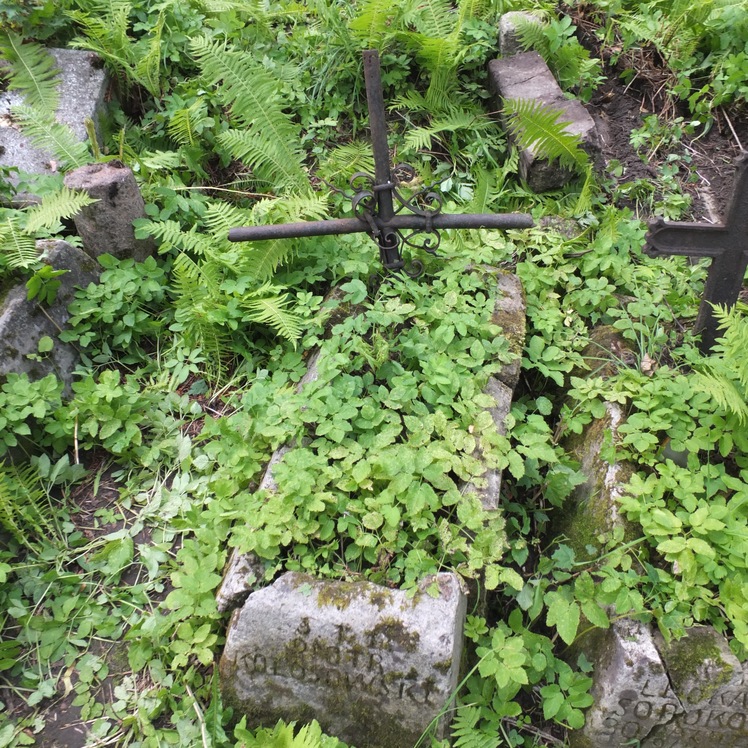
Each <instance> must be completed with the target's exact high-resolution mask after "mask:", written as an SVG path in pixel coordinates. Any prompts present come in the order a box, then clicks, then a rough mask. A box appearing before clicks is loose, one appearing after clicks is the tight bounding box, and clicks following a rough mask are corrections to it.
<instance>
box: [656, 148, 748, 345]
mask: <svg viewBox="0 0 748 748" xmlns="http://www.w3.org/2000/svg"><path fill="white" fill-rule="evenodd" d="M736 167H737V168H736V171H735V177H736V178H735V185H734V187H733V192H732V197H731V199H730V205H729V207H728V209H727V214H726V221H725V223H724V224H715V225H710V224H703V223H692V222H686V221H673V222H667V221H663V220H662V219H661V218H658V219H657V220H656V221H653V222H652V223H650V224H649V232H648V233H647V236H646V242H647V243H646V246H645V247H644V252H645V253H646V254H648V255H649V256H650V257H661V256H663V255H686V256H688V257H712V258H714V259H713V260H712V264H711V266H710V268H709V275H708V276H707V281H706V286H705V287H704V298H703V299H702V300H701V306H700V307H699V314H698V316H697V318H696V324H695V326H694V332H701V345H700V349H701V351H702V353H708V352H709V351H710V350H711V349H712V346H714V343H715V341H716V339H717V338H718V337H719V327H718V322H717V318H716V317H715V316H714V310H713V307H712V304H723V305H726V306H728V307H731V306H734V305H735V302H736V301H737V300H738V295H739V294H740V291H741V289H742V288H743V278H744V277H745V271H746V268H748V154H743V155H742V156H740V157H739V158H738V159H737V161H736Z"/></svg>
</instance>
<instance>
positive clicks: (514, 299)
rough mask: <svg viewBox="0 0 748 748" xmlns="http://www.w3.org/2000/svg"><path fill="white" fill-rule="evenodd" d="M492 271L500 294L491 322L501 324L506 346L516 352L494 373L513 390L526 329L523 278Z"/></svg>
mask: <svg viewBox="0 0 748 748" xmlns="http://www.w3.org/2000/svg"><path fill="white" fill-rule="evenodd" d="M495 275H496V285H497V287H498V289H499V294H498V296H497V298H496V304H495V306H494V310H493V315H492V316H491V322H493V324H495V325H498V326H499V327H501V330H502V332H503V334H504V337H506V339H507V341H508V342H509V350H510V351H511V352H512V353H513V354H514V355H515V359H514V361H512V362H511V363H509V364H507V365H506V366H504V367H503V368H502V369H501V371H500V372H499V374H498V375H497V376H498V378H499V379H500V380H501V381H502V382H503V383H504V384H505V385H506V386H507V387H509V389H510V390H512V391H513V390H514V388H515V387H516V386H517V382H519V375H520V371H521V370H522V353H523V351H524V350H525V335H526V330H527V303H526V301H525V292H524V290H523V288H522V281H520V279H519V277H518V276H516V275H514V274H513V273H507V272H504V271H501V270H498V271H495Z"/></svg>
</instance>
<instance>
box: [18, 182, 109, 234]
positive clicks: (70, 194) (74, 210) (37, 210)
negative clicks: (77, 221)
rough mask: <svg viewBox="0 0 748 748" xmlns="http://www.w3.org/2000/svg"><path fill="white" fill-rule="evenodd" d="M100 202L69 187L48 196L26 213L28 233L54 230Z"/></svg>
mask: <svg viewBox="0 0 748 748" xmlns="http://www.w3.org/2000/svg"><path fill="white" fill-rule="evenodd" d="M95 202H98V201H97V200H96V198H93V197H90V196H89V195H87V194H86V193H85V192H76V191H75V190H71V189H70V188H69V187H63V188H62V189H61V190H59V191H57V192H54V193H53V194H51V195H47V196H46V197H45V198H44V199H43V200H42V202H41V204H40V205H37V206H34V207H33V208H31V209H30V210H29V211H28V212H27V213H26V216H27V217H26V227H25V228H26V231H27V232H28V233H29V234H33V233H35V232H36V231H39V229H42V228H45V229H52V228H54V227H56V226H57V225H58V224H59V223H60V222H61V221H63V220H66V219H69V218H73V216H76V215H77V214H78V213H80V211H81V210H82V209H83V208H85V207H86V206H87V205H91V204H92V203H95Z"/></svg>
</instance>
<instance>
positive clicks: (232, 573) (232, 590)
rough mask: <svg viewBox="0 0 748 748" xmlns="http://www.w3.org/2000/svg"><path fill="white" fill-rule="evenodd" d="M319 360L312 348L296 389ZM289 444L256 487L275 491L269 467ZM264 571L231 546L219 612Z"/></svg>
mask: <svg viewBox="0 0 748 748" xmlns="http://www.w3.org/2000/svg"><path fill="white" fill-rule="evenodd" d="M318 360H319V350H317V351H315V353H314V354H312V356H311V357H310V359H309V366H308V368H307V370H306V372H305V374H304V376H303V377H302V378H301V379H300V380H299V383H298V385H297V386H296V391H297V392H301V389H302V388H303V387H304V385H306V384H308V383H310V382H314V381H316V380H317V378H318V377H319V369H318V367H317V362H318ZM290 448H291V447H290V446H289V445H283V446H282V447H280V448H279V449H276V450H275V452H274V453H273V455H272V457H271V458H270V461H269V462H268V464H267V467H266V468H265V473H264V475H263V476H262V480H261V481H260V485H259V487H258V490H260V491H275V490H277V488H278V485H277V483H276V482H275V478H274V477H273V468H274V467H275V466H276V465H277V464H278V463H279V462H280V461H281V460H282V459H283V457H284V455H285V454H286V453H287V452H288V450H289V449H290ZM264 573H265V567H264V565H263V563H262V560H261V559H259V558H258V557H257V556H255V555H254V554H253V553H240V552H239V551H237V550H236V549H234V550H233V551H232V553H231V556H230V558H229V562H228V564H227V565H226V571H225V572H224V575H223V579H222V580H221V584H220V586H219V587H218V591H217V592H216V605H217V606H218V610H219V611H220V612H221V613H226V612H227V611H229V610H233V609H234V608H237V607H239V606H240V605H241V604H242V603H243V602H244V601H245V600H246V599H247V595H249V593H250V592H251V591H252V590H253V589H254V587H255V585H256V584H257V582H258V581H259V580H262V578H263V575H264Z"/></svg>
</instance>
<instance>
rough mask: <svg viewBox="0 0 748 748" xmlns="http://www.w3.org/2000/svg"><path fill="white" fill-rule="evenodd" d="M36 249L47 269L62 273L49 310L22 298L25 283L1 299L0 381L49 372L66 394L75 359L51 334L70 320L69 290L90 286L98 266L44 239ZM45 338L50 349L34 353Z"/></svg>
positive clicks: (69, 248)
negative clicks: (50, 344) (9, 375)
mask: <svg viewBox="0 0 748 748" xmlns="http://www.w3.org/2000/svg"><path fill="white" fill-rule="evenodd" d="M37 246H38V247H39V249H40V250H41V251H42V253H43V254H42V259H43V260H44V261H45V262H46V263H47V264H48V265H51V266H52V267H53V268H54V269H55V270H67V271H68V272H66V273H65V274H64V275H61V276H59V278H58V280H60V282H61V285H60V287H59V289H58V291H57V297H56V299H55V301H54V303H53V304H50V305H49V306H43V305H40V304H39V303H38V302H37V300H36V299H33V300H31V301H29V300H27V298H26V287H25V285H20V286H17V287H16V288H14V289H11V291H10V292H9V293H8V294H7V296H6V297H5V299H4V300H3V303H2V307H0V379H2V378H3V377H6V376H7V375H8V374H10V373H11V372H12V373H16V374H24V373H25V374H26V375H28V377H29V379H31V380H37V379H41V378H43V377H45V376H46V375H47V374H50V373H54V374H56V375H57V377H58V378H59V379H60V380H61V381H63V382H64V383H65V388H66V390H69V388H70V384H71V383H72V374H73V371H74V369H75V367H76V365H77V363H78V360H79V356H78V352H77V351H76V349H75V348H74V347H73V346H72V345H70V344H69V343H63V342H62V341H61V340H59V338H58V337H57V336H58V333H59V331H60V330H62V329H63V328H64V326H65V323H66V322H67V321H68V319H69V318H70V315H69V314H68V311H67V307H68V304H70V302H71V301H72V300H73V297H74V296H75V289H76V288H85V287H86V286H88V284H89V283H92V282H96V281H97V280H98V277H99V268H98V265H97V264H96V262H95V261H94V260H92V259H91V258H90V257H89V256H88V255H87V254H86V253H85V252H84V251H83V250H81V249H77V248H76V247H73V246H71V245H70V244H68V243H67V242H64V241H51V240H47V241H41V242H38V243H37ZM45 336H46V337H49V338H51V339H52V340H53V341H54V346H53V348H52V350H51V351H48V352H44V353H40V352H39V341H40V340H41V339H42V338H43V337H45Z"/></svg>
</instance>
